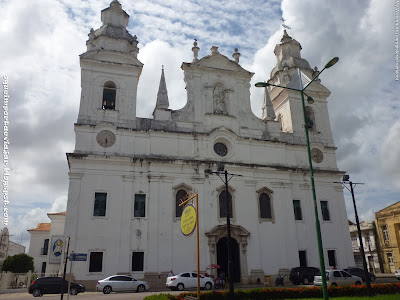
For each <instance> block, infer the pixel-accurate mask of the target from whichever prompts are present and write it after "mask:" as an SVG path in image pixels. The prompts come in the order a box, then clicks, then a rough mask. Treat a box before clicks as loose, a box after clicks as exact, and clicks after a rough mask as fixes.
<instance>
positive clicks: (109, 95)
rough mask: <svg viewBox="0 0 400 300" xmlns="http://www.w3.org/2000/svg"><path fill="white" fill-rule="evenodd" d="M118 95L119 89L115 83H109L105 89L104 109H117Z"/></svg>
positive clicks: (105, 85)
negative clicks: (116, 100)
mask: <svg viewBox="0 0 400 300" xmlns="http://www.w3.org/2000/svg"><path fill="white" fill-rule="evenodd" d="M116 95H117V89H116V86H115V83H114V82H112V81H107V82H106V83H105V84H104V88H103V105H102V108H103V109H115V99H116Z"/></svg>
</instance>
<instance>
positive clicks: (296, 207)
mask: <svg viewBox="0 0 400 300" xmlns="http://www.w3.org/2000/svg"><path fill="white" fill-rule="evenodd" d="M293 210H294V219H295V220H303V216H302V214H301V206H300V200H293Z"/></svg>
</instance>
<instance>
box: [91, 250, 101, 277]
mask: <svg viewBox="0 0 400 300" xmlns="http://www.w3.org/2000/svg"><path fill="white" fill-rule="evenodd" d="M102 271H103V252H90V261H89V272H102Z"/></svg>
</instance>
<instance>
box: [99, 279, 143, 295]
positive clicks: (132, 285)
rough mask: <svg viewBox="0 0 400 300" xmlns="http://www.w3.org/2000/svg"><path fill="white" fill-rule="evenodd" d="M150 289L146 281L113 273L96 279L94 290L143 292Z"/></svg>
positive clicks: (104, 291) (106, 292) (105, 292)
mask: <svg viewBox="0 0 400 300" xmlns="http://www.w3.org/2000/svg"><path fill="white" fill-rule="evenodd" d="M149 289H150V286H149V284H148V283H147V282H146V281H140V280H136V279H135V278H132V277H131V276H126V275H113V276H109V277H107V278H104V279H102V280H99V281H97V284H96V291H102V292H103V293H104V294H109V293H111V292H123V291H136V292H144V291H148V290H149Z"/></svg>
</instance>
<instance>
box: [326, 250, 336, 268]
mask: <svg viewBox="0 0 400 300" xmlns="http://www.w3.org/2000/svg"><path fill="white" fill-rule="evenodd" d="M335 252H336V251H335V250H328V262H329V266H330V267H334V268H335V267H336V253H335Z"/></svg>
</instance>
